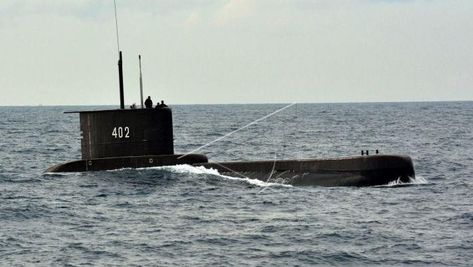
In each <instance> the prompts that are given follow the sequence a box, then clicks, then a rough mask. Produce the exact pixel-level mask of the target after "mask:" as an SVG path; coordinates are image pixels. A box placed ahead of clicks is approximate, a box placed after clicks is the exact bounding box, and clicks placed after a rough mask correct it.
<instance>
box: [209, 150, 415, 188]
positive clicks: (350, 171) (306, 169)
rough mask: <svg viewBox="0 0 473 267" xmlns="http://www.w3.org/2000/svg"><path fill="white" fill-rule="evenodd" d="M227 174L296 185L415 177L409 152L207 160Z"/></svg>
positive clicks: (351, 183)
mask: <svg viewBox="0 0 473 267" xmlns="http://www.w3.org/2000/svg"><path fill="white" fill-rule="evenodd" d="M202 166H204V167H206V168H212V169H217V170H218V171H219V173H221V174H223V175H229V176H236V177H242V178H251V179H258V180H261V181H264V182H274V183H283V184H290V185H296V186H374V185H385V184H388V183H390V182H393V181H400V182H404V183H406V182H409V181H410V179H411V178H412V179H413V178H415V172H414V166H413V163H412V159H411V158H410V157H408V156H394V155H375V156H362V157H349V158H339V159H321V160H317V159H306V160H280V161H250V162H227V163H206V164H202Z"/></svg>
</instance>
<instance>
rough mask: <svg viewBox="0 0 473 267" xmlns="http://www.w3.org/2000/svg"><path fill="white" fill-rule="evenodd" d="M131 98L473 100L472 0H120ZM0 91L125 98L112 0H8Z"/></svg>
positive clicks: (0, 8) (38, 100)
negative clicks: (120, 86) (141, 90)
mask: <svg viewBox="0 0 473 267" xmlns="http://www.w3.org/2000/svg"><path fill="white" fill-rule="evenodd" d="M117 7H118V24H119V29H120V49H121V50H122V51H123V53H124V72H125V100H126V103H127V104H131V103H133V102H135V103H139V72H138V54H142V56H143V78H144V89H145V95H151V96H152V98H153V99H154V100H155V101H156V100H161V99H164V100H165V101H166V102H168V103H171V104H205V103H273V102H279V103H282V102H284V103H286V102H365V101H382V102H385V101H430V100H473V1H471V0H312V1H310V0H291V1H290V0H266V1H265V0H227V1H224V0H220V1H211V0H161V1H158V0H156V1H152V0H141V1H140V0H134V1H131V0H129V1H125V0H117ZM0 50H1V51H0V105H38V104H43V105H95V104H119V97H118V78H117V76H118V75H117V59H118V55H117V42H116V35H115V21H114V9H113V0H68V1H66V0H41V1H39V0H0Z"/></svg>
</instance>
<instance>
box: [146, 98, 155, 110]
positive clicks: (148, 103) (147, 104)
mask: <svg viewBox="0 0 473 267" xmlns="http://www.w3.org/2000/svg"><path fill="white" fill-rule="evenodd" d="M145 106H146V108H153V100H151V96H148V98H146V101H145Z"/></svg>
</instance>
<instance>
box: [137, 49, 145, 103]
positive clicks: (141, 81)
mask: <svg viewBox="0 0 473 267" xmlns="http://www.w3.org/2000/svg"><path fill="white" fill-rule="evenodd" d="M138 61H139V62H140V96H141V108H144V105H143V75H142V74H141V55H138Z"/></svg>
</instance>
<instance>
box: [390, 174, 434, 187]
mask: <svg viewBox="0 0 473 267" xmlns="http://www.w3.org/2000/svg"><path fill="white" fill-rule="evenodd" d="M428 183H429V182H428V181H427V179H425V178H424V177H422V176H416V177H415V178H412V177H409V182H403V181H401V178H400V177H399V178H397V180H394V181H391V182H389V183H388V184H387V185H383V186H384V187H396V186H408V185H422V184H428Z"/></svg>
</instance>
